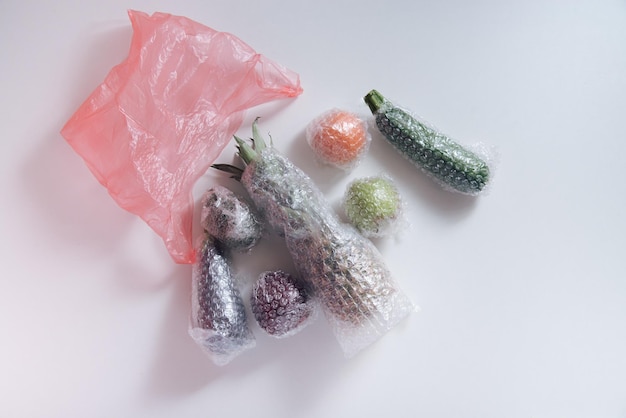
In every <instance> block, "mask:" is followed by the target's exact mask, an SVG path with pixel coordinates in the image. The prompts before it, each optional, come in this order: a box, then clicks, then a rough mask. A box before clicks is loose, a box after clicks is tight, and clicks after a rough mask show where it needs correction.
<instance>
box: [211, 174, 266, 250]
mask: <svg viewBox="0 0 626 418" xmlns="http://www.w3.org/2000/svg"><path fill="white" fill-rule="evenodd" d="M200 223H201V224H202V227H203V228H204V230H205V231H206V232H208V233H209V234H210V235H212V236H213V237H214V238H215V239H217V240H218V241H220V242H221V243H222V244H224V245H225V246H226V247H228V248H232V249H236V250H247V249H250V248H251V247H252V246H254V244H256V243H257V241H258V240H259V239H260V238H261V232H262V231H261V224H260V223H259V222H258V221H257V219H256V216H255V215H254V213H253V212H252V210H251V209H250V206H249V205H248V204H247V203H246V202H244V201H243V200H242V199H240V198H239V197H237V196H236V195H235V194H234V193H233V192H232V191H230V190H228V189H227V188H226V187H222V186H214V187H212V188H210V189H209V190H207V191H206V192H205V193H204V195H203V197H202V214H201V219H200Z"/></svg>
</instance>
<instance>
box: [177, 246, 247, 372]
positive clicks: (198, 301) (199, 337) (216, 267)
mask: <svg viewBox="0 0 626 418" xmlns="http://www.w3.org/2000/svg"><path fill="white" fill-rule="evenodd" d="M196 258H197V261H196V263H195V264H194V265H193V274H192V291H191V323H190V327H189V335H191V337H192V338H193V339H194V341H195V342H196V343H197V344H198V345H199V346H200V347H201V348H202V349H203V350H204V352H205V353H207V354H208V355H209V357H211V359H212V360H213V362H214V363H215V364H217V365H220V366H222V365H225V364H227V363H228V362H230V361H231V360H232V359H233V358H234V357H236V356H237V355H239V354H241V353H242V352H244V351H245V350H248V349H250V348H252V347H254V346H255V344H256V340H255V338H254V335H253V334H252V332H251V331H250V329H249V328H248V324H247V320H246V310H245V307H244V304H243V300H242V298H241V294H240V292H239V290H238V289H237V286H236V284H235V281H234V279H233V277H232V274H231V270H230V266H229V263H228V260H227V259H226V258H225V256H224V255H223V253H222V251H221V249H220V248H219V244H218V243H217V242H216V241H215V240H214V239H213V238H212V237H211V236H210V235H206V236H205V237H204V240H203V241H202V243H201V245H200V248H199V249H198V254H197V257H196Z"/></svg>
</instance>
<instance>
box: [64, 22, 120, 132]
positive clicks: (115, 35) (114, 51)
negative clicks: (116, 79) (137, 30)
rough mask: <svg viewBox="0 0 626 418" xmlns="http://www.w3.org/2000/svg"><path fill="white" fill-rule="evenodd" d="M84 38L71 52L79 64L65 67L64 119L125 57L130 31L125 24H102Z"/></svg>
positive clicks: (93, 28) (92, 29)
mask: <svg viewBox="0 0 626 418" xmlns="http://www.w3.org/2000/svg"><path fill="white" fill-rule="evenodd" d="M85 37H86V39H81V40H80V42H77V43H76V45H77V50H76V51H75V52H74V53H75V54H76V56H78V58H79V60H80V61H79V62H81V65H77V66H73V67H69V68H68V70H69V71H70V72H71V73H72V77H71V78H70V79H71V80H73V81H72V85H71V86H70V90H68V92H67V96H68V97H67V98H66V101H65V102H66V103H69V104H71V105H72V107H71V108H70V109H63V112H64V115H65V118H66V119H68V118H69V117H70V116H71V115H72V113H74V112H75V111H76V109H78V107H79V106H80V105H81V103H83V102H84V101H85V99H87V97H88V96H89V95H90V94H91V93H92V92H93V91H94V90H95V89H96V87H98V86H99V85H100V84H101V83H102V82H103V81H104V79H105V77H106V75H107V74H108V73H109V71H111V69H112V68H113V67H114V66H116V65H117V64H119V63H121V62H122V61H123V60H124V59H125V58H126V57H127V56H128V50H129V47H130V42H131V38H132V28H131V26H130V24H129V22H128V21H119V22H113V23H108V22H103V23H101V24H100V25H95V26H94V27H92V28H91V31H90V33H87V34H85ZM78 48H80V49H78ZM60 129H61V127H59V130H60Z"/></svg>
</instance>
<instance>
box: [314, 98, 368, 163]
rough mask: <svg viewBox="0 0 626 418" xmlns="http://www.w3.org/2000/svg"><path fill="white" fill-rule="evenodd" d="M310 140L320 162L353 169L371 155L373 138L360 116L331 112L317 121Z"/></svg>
mask: <svg viewBox="0 0 626 418" xmlns="http://www.w3.org/2000/svg"><path fill="white" fill-rule="evenodd" d="M306 139H307V142H308V143H309V145H310V147H311V149H312V150H313V152H314V153H315V156H316V157H317V159H318V161H320V162H322V163H324V164H328V165H332V166H335V167H338V168H341V169H344V170H350V169H352V168H354V167H356V165H357V164H358V163H359V162H360V160H361V159H362V157H363V155H365V153H366V152H367V150H368V148H369V144H370V142H371V136H370V134H369V131H368V130H367V124H366V123H365V122H364V121H363V120H362V119H360V118H359V117H358V116H357V115H356V114H354V113H351V112H348V111H345V110H341V109H331V110H328V111H327V112H324V113H323V114H321V115H319V116H318V117H317V118H315V119H313V120H312V121H311V122H310V123H309V124H308V125H307V128H306Z"/></svg>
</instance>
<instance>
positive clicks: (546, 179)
mask: <svg viewBox="0 0 626 418" xmlns="http://www.w3.org/2000/svg"><path fill="white" fill-rule="evenodd" d="M307 3H308V4H307ZM129 8H132V9H137V10H143V11H146V12H149V13H152V12H155V11H163V12H169V13H173V14H178V15H184V16H187V17H189V18H192V19H194V20H197V21H199V22H201V23H203V24H205V25H208V26H211V27H214V28H216V29H219V30H223V31H228V32H232V33H234V34H236V35H237V36H239V37H240V38H242V39H243V40H244V41H246V42H247V43H249V44H250V45H251V46H253V47H254V48H255V49H256V50H257V51H259V52H261V53H263V54H265V55H266V56H268V57H269V58H271V59H274V60H276V61H278V62H280V63H282V64H284V65H285V66H287V67H289V68H291V69H293V70H294V71H296V72H298V73H299V74H300V76H301V80H302V85H303V88H304V93H303V94H302V96H300V97H299V98H297V99H295V100H293V101H291V102H290V103H288V104H285V103H283V104H281V105H280V106H262V107H259V108H257V109H254V110H252V111H250V112H249V113H248V116H249V117H248V119H249V120H251V119H252V118H253V117H254V116H257V115H261V116H264V122H263V125H262V127H263V128H264V129H265V130H267V131H270V132H271V133H272V136H273V138H274V141H275V144H276V147H277V148H278V149H279V150H280V151H282V152H284V153H285V154H286V155H287V156H288V157H290V158H291V159H292V160H293V161H294V162H295V163H296V164H298V165H299V166H300V167H301V168H302V169H304V170H305V171H306V172H307V173H309V174H310V175H311V176H312V177H313V179H314V180H315V181H316V183H317V184H318V185H319V186H320V188H321V189H322V190H323V192H324V193H325V194H326V195H327V197H328V199H329V200H330V201H331V202H332V203H333V204H334V205H336V206H337V205H338V202H339V201H340V199H341V196H342V194H343V191H344V188H345V186H346V184H347V183H348V182H349V181H351V180H352V179H354V178H357V177H361V176H366V175H373V174H378V173H387V174H388V175H390V176H391V177H392V178H393V179H394V180H395V181H396V182H397V184H398V187H399V188H400V190H401V193H402V194H403V197H404V199H405V203H406V215H407V218H408V221H409V225H410V229H409V230H408V231H405V232H404V233H402V234H400V235H399V236H397V237H395V238H390V239H385V240H378V241H376V244H377V245H378V247H379V248H380V250H381V252H382V253H383V255H384V256H385V258H386V260H387V262H388V265H389V267H390V269H391V270H392V272H393V273H394V276H395V277H396V279H397V280H398V282H400V283H401V285H402V287H403V289H404V290H405V291H406V293H407V294H408V295H409V296H410V297H411V298H412V299H413V300H414V301H415V302H416V303H417V304H419V305H420V307H421V309H422V310H421V312H419V313H417V314H414V315H412V316H411V317H410V318H409V319H408V320H406V321H405V322H403V323H402V324H401V325H400V326H398V327H397V328H395V329H394V330H393V331H392V332H390V333H389V334H387V335H386V336H385V337H384V338H383V339H381V340H380V341H379V342H377V343H376V344H375V345H373V346H371V347H370V348H368V349H367V350H366V351H364V352H362V353H361V354H359V355H358V356H357V357H355V358H353V359H350V360H346V359H344V358H343V355H342V353H341V351H340V349H339V346H338V344H337V343H336V341H335V339H334V337H333V335H332V333H331V332H330V329H329V328H328V326H327V324H326V323H325V321H324V320H323V318H321V319H320V320H318V321H317V322H315V323H314V324H312V325H311V326H309V327H308V328H306V329H305V330H304V331H302V332H301V333H300V334H298V335H296V336H294V337H292V338H289V339H284V340H274V339H271V338H269V337H267V336H264V335H263V334H262V333H261V332H260V331H259V329H258V327H256V328H254V331H255V333H256V334H257V340H258V343H257V347H256V349H254V350H253V351H250V352H248V353H246V354H244V355H242V356H241V357H239V358H237V359H236V360H234V361H233V362H232V363H231V364H230V365H228V366H226V367H223V368H218V367H216V366H214V365H213V364H212V363H211V362H210V361H209V360H208V359H207V358H206V357H205V356H204V355H203V354H202V353H201V352H200V350H199V349H198V348H197V347H196V346H195V345H194V343H193V341H192V340H191V339H190V338H189V337H188V335H187V325H188V317H189V293H190V268H189V266H180V265H176V264H174V263H173V262H172V261H171V259H170V258H169V256H168V254H167V253H166V251H165V249H164V247H163V245H162V243H161V241H160V240H159V239H158V238H157V237H156V236H155V234H154V233H153V232H152V231H151V230H150V229H149V228H148V227H147V226H146V225H145V224H143V222H142V221H140V220H139V219H138V218H136V217H135V216H133V215H131V214H129V213H127V212H125V211H123V210H121V209H120V208H119V207H118V206H116V204H115V203H114V202H113V201H112V199H111V198H110V197H109V196H108V194H107V193H106V191H105V190H104V189H103V188H102V187H101V186H100V185H99V183H97V181H96V180H95V179H94V178H93V176H92V175H91V174H90V172H89V171H88V170H87V168H86V167H85V165H84V163H83V162H82V160H81V159H80V158H79V157H78V156H77V155H76V154H75V153H74V152H73V151H72V149H71V148H70V147H69V146H68V145H67V144H66V142H65V141H64V140H63V139H62V137H61V136H60V134H59V130H60V128H61V127H62V125H63V124H64V123H65V121H66V120H67V119H68V118H69V116H70V115H71V114H72V113H73V112H74V111H75V110H76V108H77V107H78V106H79V105H80V103H81V102H82V101H83V100H84V99H85V98H86V97H87V95H88V94H89V93H90V92H91V91H92V90H93V89H94V88H95V87H96V86H97V85H98V84H99V83H100V82H101V81H102V80H103V78H104V76H105V75H106V74H107V72H108V71H109V69H110V68H111V67H112V66H113V65H115V64H117V63H119V62H120V61H121V60H123V59H124V57H125V56H126V54H127V52H128V44H129V41H130V36H131V29H130V25H129V21H128V19H127V16H126V10H127V9H129ZM0 46H1V49H0V52H1V56H2V58H1V60H0V63H1V64H0V75H1V77H0V83H1V89H0V91H1V92H2V95H1V97H2V99H1V102H0V103H1V112H2V124H1V125H0V135H1V142H0V147H1V152H0V173H1V175H0V190H2V193H3V204H2V216H1V217H0V225H1V228H0V231H1V232H2V233H1V238H0V243H1V250H2V251H1V252H0V254H1V255H2V258H1V259H2V264H1V266H2V267H1V268H2V270H1V272H2V278H1V280H0V333H1V338H2V340H1V341H2V343H1V344H0V394H1V398H2V400H1V401H0V416H3V417H199V416H225V417H244V416H245V417H248V416H257V417H274V418H278V417H295V416H297V417H339V416H342V417H358V416H386V417H429V418H435V417H483V418H484V417H551V418H554V417H594V418H599V417H626V239H625V236H626V216H625V214H626V212H625V209H624V208H625V206H626V176H625V175H624V169H625V168H626V164H625V160H624V158H625V156H626V122H625V121H626V117H625V115H626V2H624V1H622V0H620V1H618V0H613V1H609V0H595V1H594V0H589V1H583V0H571V1H565V0H563V1H559V0H530V1H494V0H479V1H472V2H465V1H459V0H457V1H454V0H444V1H420V0H418V1H411V2H409V1H369V0H368V1H345V0H335V1H321V2H306V3H305V2H291V1H279V0H270V1H263V2H254V1H246V2H244V1H228V2H226V1H212V2H205V1H183V0H181V1H177V2H165V1H126V2H125V1H119V0H110V1H106V2H74V1H69V0H65V1H56V2H52V1H51V2H35V1H22V0H19V1H18V0H9V1H3V2H2V3H1V5H0ZM372 88H377V89H378V90H380V91H381V92H382V93H383V94H386V95H388V96H389V97H391V98H393V99H394V100H396V101H397V102H398V103H400V104H402V105H404V106H405V107H408V108H410V109H412V110H413V111H414V112H416V113H418V114H420V115H421V116H422V117H424V118H425V119H427V120H429V121H430V122H432V123H433V124H435V125H436V126H437V127H438V128H439V129H441V130H442V131H444V132H446V133H448V134H449V135H451V136H453V137H455V138H457V139H458V140H459V141H461V142H463V143H467V144H470V143H473V142H483V143H485V144H488V145H491V146H494V147H495V148H497V150H498V152H499V155H500V157H499V163H498V166H497V170H496V177H495V181H494V183H493V185H492V188H491V190H490V192H489V194H488V195H486V196H481V197H479V198H477V199H468V198H466V197H464V196H460V195H455V194H451V193H448V192H445V191H442V190H441V189H440V188H439V187H438V186H437V185H435V184H434V183H433V182H431V181H430V180H429V179H427V178H425V177H424V175H422V174H421V173H420V172H419V171H417V170H416V169H415V168H414V167H413V166H411V165H410V164H409V163H408V162H406V161H404V160H402V159H401V158H400V157H399V156H398V154H396V153H395V151H393V150H392V149H391V148H390V147H389V146H388V145H387V144H385V143H383V142H382V141H381V140H380V137H379V136H378V137H375V142H374V143H373V144H372V147H371V149H370V152H369V153H368V155H367V156H366V158H365V159H364V160H363V162H362V163H361V165H359V167H358V168H357V169H356V170H354V171H352V172H350V173H341V172H338V171H336V170H335V171H333V169H330V168H324V167H321V166H319V165H317V164H316V163H315V162H314V161H313V159H312V155H311V153H310V150H309V149H308V148H307V147H308V146H307V145H306V143H305V142H304V137H303V130H304V127H305V126H306V124H307V123H308V122H309V121H310V120H311V119H312V118H314V117H315V116H317V115H318V114H319V113H321V112H323V111H325V110H327V109H329V108H332V107H343V108H346V109H350V110H353V111H357V112H362V113H366V112H367V109H366V107H365V106H364V104H363V102H362V101H361V98H362V96H363V95H364V94H365V93H367V92H368V91H369V90H370V89H372ZM241 134H242V135H247V127H242V130H241ZM233 153H234V148H233V147H229V148H227V149H226V150H225V151H224V153H223V154H222V156H221V160H222V161H224V160H225V161H226V162H228V161H231V160H232V157H233ZM220 182H221V183H224V182H226V180H224V177H223V176H221V175H219V174H217V173H214V172H211V173H208V174H207V175H206V176H204V177H203V178H202V179H201V181H200V182H199V183H198V185H197V190H198V191H201V190H202V189H204V188H206V187H208V186H210V185H212V184H215V183H220ZM228 184H230V185H232V183H228ZM276 248H278V250H280V245H279V243H278V244H277V243H276V242H275V241H271V240H269V241H268V240H266V241H264V242H263V243H261V247H260V248H259V249H258V250H255V251H253V253H252V254H251V255H250V257H248V258H245V257H240V258H239V259H238V260H236V261H237V262H238V265H239V266H240V267H239V268H240V269H241V271H242V272H254V271H257V270H258V269H260V268H265V267H271V268H280V267H285V268H289V266H288V263H289V261H288V259H287V258H286V257H282V256H278V257H274V256H273V254H274V253H276V252H280V251H278V250H276ZM262 257H265V258H262Z"/></svg>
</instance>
